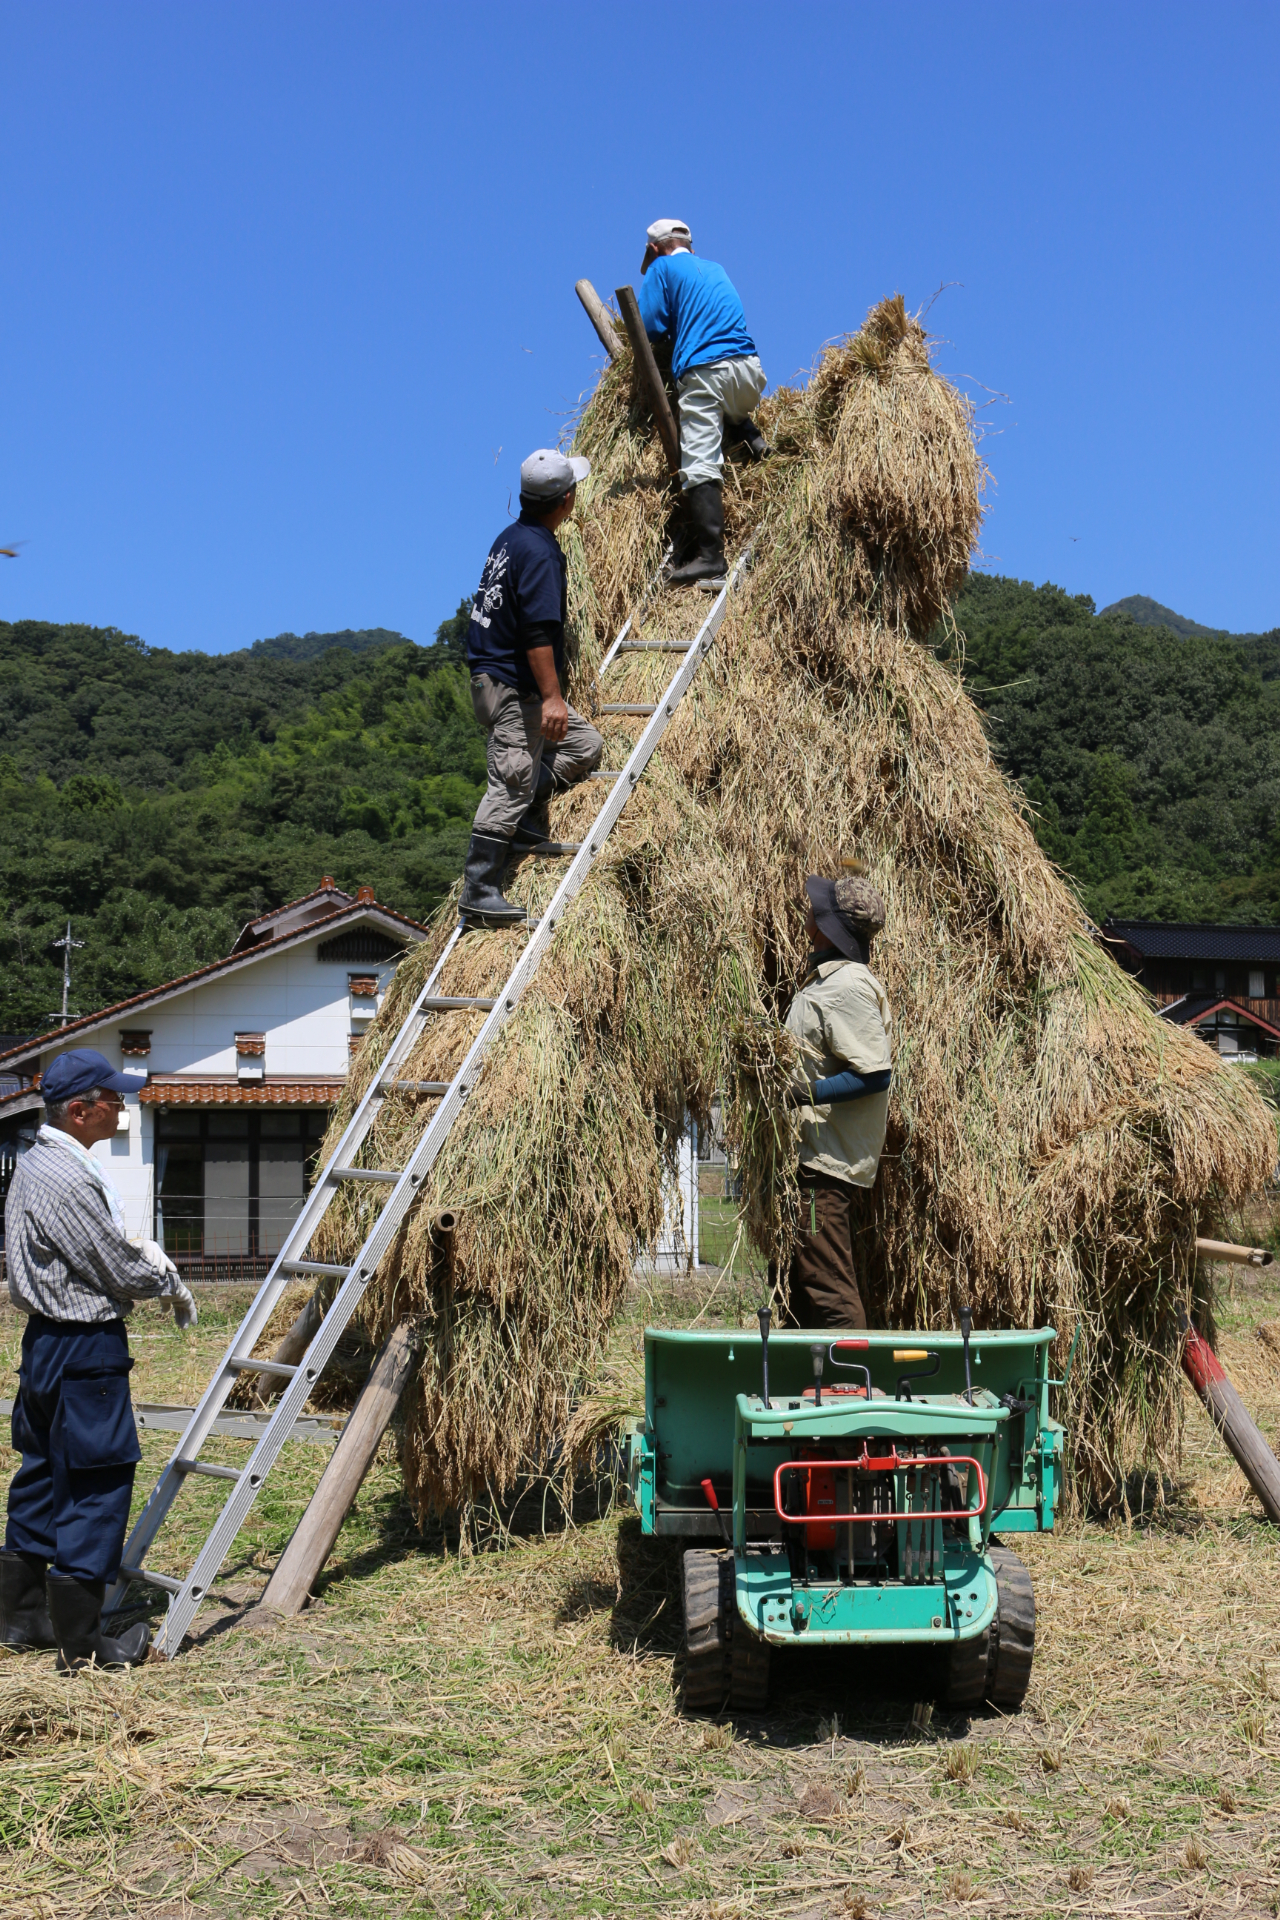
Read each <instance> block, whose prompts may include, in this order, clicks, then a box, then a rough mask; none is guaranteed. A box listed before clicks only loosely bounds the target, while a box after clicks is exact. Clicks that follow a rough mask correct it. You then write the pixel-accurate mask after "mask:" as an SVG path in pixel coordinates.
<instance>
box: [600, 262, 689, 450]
mask: <svg viewBox="0 0 1280 1920" xmlns="http://www.w3.org/2000/svg"><path fill="white" fill-rule="evenodd" d="M614 297H615V299H616V300H617V302H618V312H619V313H620V314H621V315H622V322H623V325H624V326H625V327H626V329H627V338H628V339H629V340H630V342H631V355H632V359H633V360H634V362H635V369H636V377H637V379H638V380H639V382H640V385H641V387H642V389H643V390H644V395H645V398H646V399H647V400H648V402H649V410H650V412H651V413H652V414H653V418H654V421H655V423H656V425H657V428H658V433H659V435H660V437H661V440H662V446H663V451H664V452H665V454H666V456H667V468H668V470H669V471H670V472H671V473H679V471H680V436H679V434H678V433H677V432H676V422H675V415H674V414H673V413H672V411H671V403H670V401H669V400H668V399H667V390H666V388H665V387H664V386H663V384H662V375H661V374H660V373H659V372H658V363H657V361H656V360H655V359H654V357H653V348H652V347H651V346H650V345H649V336H648V334H647V333H646V332H645V330H644V321H643V320H642V319H641V318H640V303H639V301H638V300H637V299H636V290H635V288H634V287H617V288H615V290H614Z"/></svg>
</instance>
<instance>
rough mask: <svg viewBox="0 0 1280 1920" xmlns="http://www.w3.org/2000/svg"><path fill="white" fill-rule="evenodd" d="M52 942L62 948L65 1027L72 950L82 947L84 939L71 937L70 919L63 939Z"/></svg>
mask: <svg viewBox="0 0 1280 1920" xmlns="http://www.w3.org/2000/svg"><path fill="white" fill-rule="evenodd" d="M52 944H53V945H54V946H55V947H61V948H62V1024H63V1026H64V1027H65V1026H66V1024H67V1000H68V998H69V996H70V993H71V950H72V948H73V947H82V946H83V945H84V941H83V940H73V939H72V938H71V922H70V920H68V921H67V930H66V932H65V933H64V934H63V936H62V938H61V940H55V941H53V943H52Z"/></svg>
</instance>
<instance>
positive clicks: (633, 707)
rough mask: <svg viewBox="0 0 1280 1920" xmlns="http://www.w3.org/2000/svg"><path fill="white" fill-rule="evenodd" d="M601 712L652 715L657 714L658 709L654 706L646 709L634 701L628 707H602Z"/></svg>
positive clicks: (625, 705)
mask: <svg viewBox="0 0 1280 1920" xmlns="http://www.w3.org/2000/svg"><path fill="white" fill-rule="evenodd" d="M600 711H601V713H643V714H650V713H656V712H657V711H658V709H657V708H656V707H654V706H647V707H646V706H642V705H638V704H637V703H635V702H634V701H633V702H631V703H630V704H629V705H628V704H624V705H622V706H616V705H615V706H603V707H601V709H600Z"/></svg>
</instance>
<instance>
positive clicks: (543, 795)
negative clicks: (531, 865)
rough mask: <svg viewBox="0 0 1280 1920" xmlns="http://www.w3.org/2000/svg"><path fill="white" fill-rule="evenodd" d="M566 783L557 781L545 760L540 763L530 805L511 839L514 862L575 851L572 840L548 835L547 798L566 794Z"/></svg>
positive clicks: (557, 855) (551, 857) (549, 822)
mask: <svg viewBox="0 0 1280 1920" xmlns="http://www.w3.org/2000/svg"><path fill="white" fill-rule="evenodd" d="M569 784H570V783H569V782H568V781H565V780H561V779H559V778H557V776H556V773H555V771H554V769H553V768H551V767H549V766H548V765H547V763H546V761H545V760H544V761H543V762H542V764H541V766H540V767H539V768H538V784H537V786H536V787H535V788H534V791H533V804H532V805H531V807H530V808H529V811H528V812H527V813H526V814H525V816H524V819H523V820H522V821H521V822H520V824H519V826H518V827H517V828H516V830H515V832H514V833H513V834H512V836H511V853H512V857H513V858H514V859H517V860H518V859H520V858H521V856H522V855H524V854H530V853H533V854H538V855H540V856H541V857H542V858H543V859H544V860H558V859H561V858H563V857H564V856H565V855H567V854H570V853H576V852H577V851H578V849H577V847H576V846H575V845H574V843H573V842H572V841H564V840H556V839H553V838H552V834H551V796H552V794H553V793H568V791H569Z"/></svg>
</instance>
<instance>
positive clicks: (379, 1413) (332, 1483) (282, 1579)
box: [259, 1320, 414, 1614]
mask: <svg viewBox="0 0 1280 1920" xmlns="http://www.w3.org/2000/svg"><path fill="white" fill-rule="evenodd" d="M413 1361H414V1341H413V1329H412V1327H411V1325H410V1323H409V1322H408V1321H407V1320H402V1321H401V1322H400V1324H399V1326H397V1327H393V1328H392V1330H391V1334H390V1336H389V1337H388V1338H387V1339H386V1340H384V1341H383V1343H382V1345H381V1347H380V1348H379V1349H378V1352H377V1355H376V1357H375V1359H374V1362H373V1367H372V1370H371V1371H370V1374H369V1378H368V1379H367V1380H366V1381H365V1383H364V1385H363V1387H362V1388H361V1389H360V1397H359V1399H358V1400H357V1401H356V1404H355V1406H354V1407H353V1408H352V1409H351V1417H350V1419H349V1420H348V1421H347V1424H346V1426H345V1427H344V1428H343V1429H342V1432H341V1434H340V1436H339V1438H338V1444H337V1446H336V1447H335V1448H334V1450H333V1453H332V1456H331V1457H330V1460H329V1464H328V1466H327V1467H326V1468H325V1470H324V1472H323V1473H322V1474H321V1476H320V1484H319V1486H318V1487H317V1488H316V1490H315V1492H314V1493H313V1494H312V1496H311V1499H310V1501H309V1503H308V1505H307V1510H306V1512H305V1513H304V1514H303V1516H302V1518H301V1520H299V1522H298V1524H297V1526H296V1527H295V1528H294V1532H293V1538H292V1539H291V1540H290V1542H289V1544H288V1546H287V1547H286V1548H285V1550H284V1552H283V1553H282V1554H281V1556H280V1558H279V1560H278V1561H277V1563H276V1570H275V1572H274V1573H273V1574H272V1576H271V1578H270V1580H268V1582H267V1589H266V1592H265V1593H264V1594H263V1596H262V1599H261V1601H260V1602H259V1605H260V1606H263V1607H266V1608H268V1609H269V1610H270V1611H271V1612H272V1613H284V1614H294V1613H301V1611H302V1609H303V1607H305V1606H306V1604H307V1601H308V1599H309V1597H310V1594H311V1589H312V1586H313V1585H314V1583H315V1581H316V1579H317V1577H318V1575H319V1573H320V1569H321V1568H322V1567H323V1566H324V1563H325V1561H326V1560H327V1559H328V1558H329V1555H330V1554H331V1553H332V1552H333V1545H334V1542H335V1541H336V1539H337V1538H338V1534H339V1532H340V1531H341V1529H342V1523H343V1521H344V1520H345V1519H346V1517H347V1514H348V1513H349V1511H350V1509H351V1502H352V1501H353V1500H354V1499H355V1497H356V1495H357V1493H358V1492H359V1491H360V1483H361V1481H362V1480H363V1479H364V1477H365V1475H366V1473H368V1471H369V1468H370V1467H371V1466H372V1465H373V1458H374V1455H375V1454H376V1453H377V1451H378V1446H379V1443H380V1442H381V1439H382V1436H383V1434H384V1433H385V1432H386V1430H387V1427H388V1425H389V1423H390V1420H391V1416H392V1414H393V1413H394V1412H395V1410H396V1407H397V1406H398V1405H399V1402H400V1396H401V1394H402V1393H403V1392H404V1390H405V1388H406V1386H407V1385H408V1384H409V1377H410V1374H411V1373H412V1371H413Z"/></svg>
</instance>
